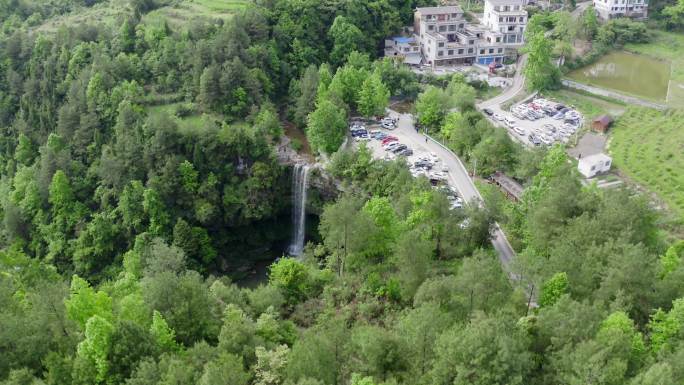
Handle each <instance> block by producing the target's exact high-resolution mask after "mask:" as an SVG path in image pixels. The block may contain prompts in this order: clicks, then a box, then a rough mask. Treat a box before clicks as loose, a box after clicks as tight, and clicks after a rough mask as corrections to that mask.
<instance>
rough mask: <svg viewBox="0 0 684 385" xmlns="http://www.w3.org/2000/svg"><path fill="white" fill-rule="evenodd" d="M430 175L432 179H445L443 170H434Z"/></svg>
mask: <svg viewBox="0 0 684 385" xmlns="http://www.w3.org/2000/svg"><path fill="white" fill-rule="evenodd" d="M430 177H431V178H433V179H439V180H446V178H447V175H446V174H445V173H443V172H440V171H435V172H432V173H431V174H430Z"/></svg>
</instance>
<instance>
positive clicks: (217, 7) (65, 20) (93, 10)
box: [36, 0, 252, 32]
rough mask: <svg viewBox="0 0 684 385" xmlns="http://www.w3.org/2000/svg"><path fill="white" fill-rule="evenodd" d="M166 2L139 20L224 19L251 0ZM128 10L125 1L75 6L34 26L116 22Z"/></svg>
mask: <svg viewBox="0 0 684 385" xmlns="http://www.w3.org/2000/svg"><path fill="white" fill-rule="evenodd" d="M167 3H168V4H169V5H166V6H163V7H160V8H158V9H155V10H153V11H151V12H149V13H147V14H146V15H145V16H143V22H144V23H153V24H154V23H158V22H160V21H167V22H168V23H169V24H171V25H172V26H182V25H184V24H185V23H187V22H188V21H190V20H193V19H227V18H229V17H231V16H232V15H233V14H234V13H235V12H236V11H239V10H242V9H245V8H247V7H249V6H250V4H252V0H182V1H168V2H167ZM130 12H131V10H130V7H129V6H128V0H109V1H107V2H102V3H98V4H95V5H94V6H92V7H77V8H75V9H74V10H73V11H72V12H70V13H68V14H65V15H60V16H55V17H53V18H50V19H48V20H45V22H43V23H42V24H41V25H39V26H37V27H36V29H37V30H38V31H41V32H54V31H56V30H57V29H58V28H59V27H61V26H64V25H76V24H83V23H98V24H109V25H118V23H120V21H121V20H123V19H124V18H125V17H126V16H127V15H129V14H130Z"/></svg>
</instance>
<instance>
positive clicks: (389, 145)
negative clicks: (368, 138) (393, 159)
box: [374, 131, 413, 156]
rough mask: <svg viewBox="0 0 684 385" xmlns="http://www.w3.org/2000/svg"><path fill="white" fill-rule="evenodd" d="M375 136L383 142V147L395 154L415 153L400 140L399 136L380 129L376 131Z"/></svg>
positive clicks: (409, 154)
mask: <svg viewBox="0 0 684 385" xmlns="http://www.w3.org/2000/svg"><path fill="white" fill-rule="evenodd" d="M374 135H375V136H374V137H375V139H377V140H380V143H381V144H382V148H383V149H384V150H385V151H387V152H389V153H392V154H394V155H398V156H411V155H413V150H412V149H411V148H410V147H409V146H407V145H405V144H403V143H400V142H399V138H397V137H396V136H393V135H387V134H385V133H384V132H381V131H378V132H374Z"/></svg>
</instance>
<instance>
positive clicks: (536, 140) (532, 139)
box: [527, 134, 541, 146]
mask: <svg viewBox="0 0 684 385" xmlns="http://www.w3.org/2000/svg"><path fill="white" fill-rule="evenodd" d="M527 139H529V140H530V142H531V143H532V144H534V145H535V146H539V145H541V140H540V139H539V137H538V136H537V135H534V134H530V135H529V136H528V137H527Z"/></svg>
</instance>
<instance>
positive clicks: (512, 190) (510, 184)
mask: <svg viewBox="0 0 684 385" xmlns="http://www.w3.org/2000/svg"><path fill="white" fill-rule="evenodd" d="M492 179H493V180H494V182H496V184H498V185H499V186H501V188H502V189H503V190H504V191H506V192H507V193H509V194H511V195H512V196H514V197H515V199H518V200H520V197H522V193H523V187H522V185H521V184H520V183H518V182H516V181H515V180H514V179H513V178H511V177H508V176H506V175H505V174H503V173H501V172H496V173H494V174H493V175H492Z"/></svg>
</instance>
